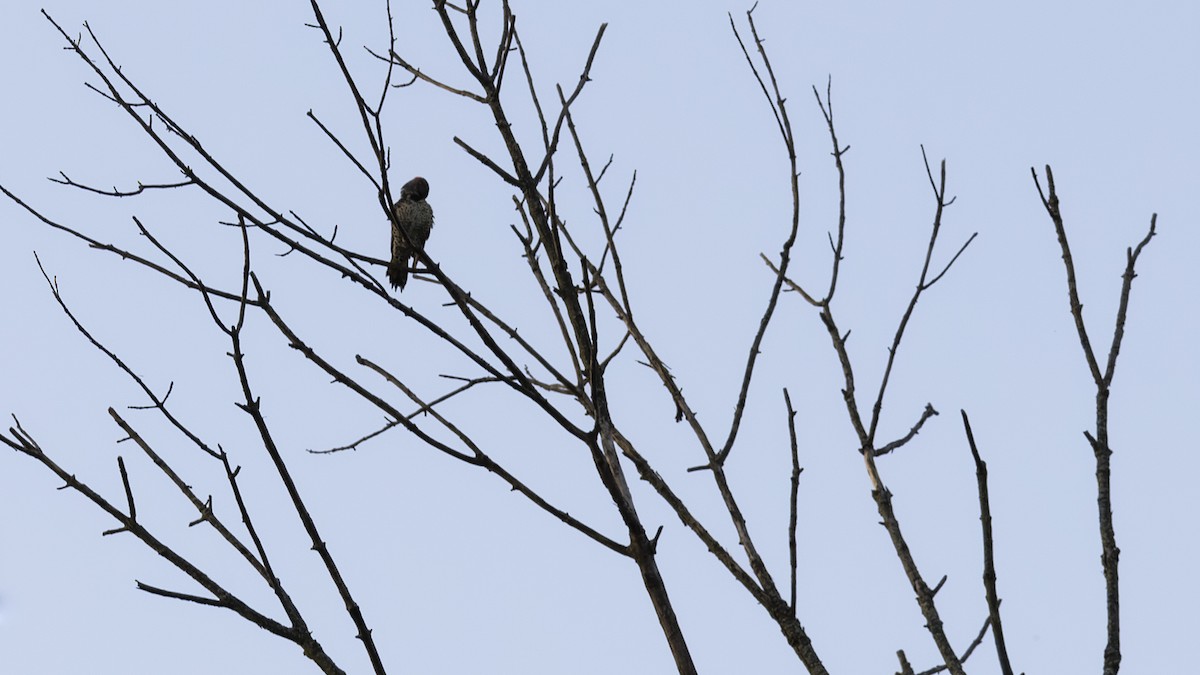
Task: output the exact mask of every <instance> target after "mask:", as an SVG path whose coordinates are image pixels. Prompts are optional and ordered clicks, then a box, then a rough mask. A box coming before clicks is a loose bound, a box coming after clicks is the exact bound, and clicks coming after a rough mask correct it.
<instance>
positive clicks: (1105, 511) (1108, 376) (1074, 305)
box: [1029, 165, 1158, 675]
mask: <svg viewBox="0 0 1200 675" xmlns="http://www.w3.org/2000/svg"><path fill="white" fill-rule="evenodd" d="M1029 171H1030V173H1031V174H1033V183H1034V185H1035V186H1037V190H1038V195H1039V196H1040V197H1041V199H1042V206H1044V207H1045V208H1046V213H1047V214H1048V215H1049V216H1050V220H1051V222H1053V223H1054V232H1055V234H1056V235H1057V236H1058V244H1059V248H1060V249H1061V250H1062V259H1063V267H1064V268H1065V269H1066V274H1067V295H1068V299H1069V301H1070V308H1071V317H1072V318H1073V319H1074V320H1075V331H1076V333H1078V335H1079V344H1080V346H1081V347H1082V348H1083V355H1084V358H1085V359H1086V360H1087V365H1088V369H1089V370H1090V371H1091V374H1092V379H1093V381H1094V382H1095V384H1096V430H1095V434H1094V435H1093V434H1092V433H1091V432H1087V431H1085V432H1083V434H1084V436H1085V437H1086V438H1087V440H1088V443H1089V444H1091V446H1092V453H1093V454H1094V455H1095V457H1096V492H1097V495H1096V505H1097V509H1098V511H1099V520H1100V550H1101V553H1100V563H1101V566H1102V567H1103V568H1104V592H1105V599H1106V605H1107V613H1108V621H1107V634H1108V641H1107V643H1106V644H1105V646H1104V675H1116V673H1117V672H1118V670H1120V667H1121V599H1120V583H1119V577H1118V561H1119V559H1120V555H1121V549H1120V548H1118V547H1117V535H1116V532H1115V531H1114V530H1113V515H1112V466H1111V458H1112V448H1111V447H1110V446H1109V443H1108V399H1109V395H1110V393H1111V387H1112V379H1113V373H1114V372H1115V370H1116V367H1117V354H1118V353H1119V352H1120V351H1121V341H1122V340H1123V339H1124V337H1125V317H1126V312H1127V311H1128V309H1129V293H1130V290H1131V288H1132V287H1133V280H1134V279H1135V278H1136V277H1137V274H1136V273H1135V266H1136V265H1137V260H1138V257H1140V256H1141V254H1142V250H1143V249H1144V248H1145V247H1146V245H1147V244H1149V243H1150V239H1151V238H1153V237H1154V234H1155V226H1156V224H1157V222H1158V214H1152V215H1151V216H1150V229H1149V231H1148V232H1146V236H1145V237H1143V238H1142V240H1141V241H1140V242H1138V245H1137V246H1136V247H1132V248H1128V249H1126V254H1125V258H1126V260H1125V272H1124V274H1122V275H1121V299H1120V303H1119V305H1118V308H1117V316H1116V322H1115V323H1116V325H1115V326H1114V328H1113V339H1112V344H1111V346H1110V347H1109V352H1108V359H1107V361H1106V363H1105V369H1104V371H1103V372H1101V370H1100V365H1099V359H1097V357H1096V353H1095V351H1093V349H1092V343H1091V340H1090V339H1089V338H1088V333H1087V327H1086V326H1085V325H1084V322H1083V303H1081V302H1080V300H1079V289H1078V284H1077V281H1076V276H1075V262H1074V259H1073V258H1072V257H1071V247H1070V245H1069V243H1068V242H1067V232H1066V228H1065V227H1064V225H1063V217H1062V210H1061V208H1060V205H1059V200H1058V192H1057V190H1056V189H1055V186H1054V173H1053V172H1052V171H1051V170H1050V166H1049V165H1046V187H1047V189H1046V191H1043V190H1042V184H1041V182H1040V181H1039V180H1038V175H1037V170H1035V169H1033V168H1030V169H1029Z"/></svg>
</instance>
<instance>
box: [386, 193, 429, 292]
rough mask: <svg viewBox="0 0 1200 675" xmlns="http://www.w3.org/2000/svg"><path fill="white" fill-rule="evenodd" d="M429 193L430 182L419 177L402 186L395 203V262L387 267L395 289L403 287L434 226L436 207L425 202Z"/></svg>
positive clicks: (393, 253) (393, 240)
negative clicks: (410, 265)
mask: <svg viewBox="0 0 1200 675" xmlns="http://www.w3.org/2000/svg"><path fill="white" fill-rule="evenodd" d="M428 196H429V181H427V180H425V179H424V178H421V177H420V176H417V177H416V178H414V179H412V180H410V181H408V182H407V183H405V184H404V187H402V188H400V199H399V201H397V202H396V203H395V204H394V205H393V206H392V262H391V264H389V265H388V269H387V274H388V280H389V281H391V282H392V288H399V289H400V290H404V284H405V283H406V282H407V281H408V271H409V261H413V262H414V263H415V262H416V260H417V256H418V254H419V253H420V252H421V251H423V250H424V249H425V242H426V241H428V239H429V231H430V230H432V229H433V208H432V207H431V206H429V203H428V202H426V201H425V198H426V197H428ZM401 228H403V230H404V231H403V233H402V232H401ZM405 235H408V236H407V237H405Z"/></svg>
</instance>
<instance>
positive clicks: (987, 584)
mask: <svg viewBox="0 0 1200 675" xmlns="http://www.w3.org/2000/svg"><path fill="white" fill-rule="evenodd" d="M961 412H962V420H963V429H965V430H966V432H967V444H968V445H970V446H971V457H973V458H974V459H975V479H976V482H977V483H978V484H979V522H980V524H981V527H982V529H983V589H984V593H985V594H986V596H987V607H988V621H989V623H990V624H991V626H992V637H993V638H994V640H995V642H996V658H997V659H998V660H999V661H1000V671H1001V672H1002V673H1003V675H1013V669H1012V664H1011V663H1009V660H1008V646H1007V645H1006V644H1005V642H1004V626H1003V624H1001V623H1000V597H999V596H998V595H997V593H996V563H995V560H994V558H993V555H992V509H991V506H990V504H989V501H988V482H987V462H984V461H983V458H982V457H980V456H979V448H978V447H976V445H975V434H974V433H972V432H971V420H969V419H968V418H967V411H966V410H963V411H961Z"/></svg>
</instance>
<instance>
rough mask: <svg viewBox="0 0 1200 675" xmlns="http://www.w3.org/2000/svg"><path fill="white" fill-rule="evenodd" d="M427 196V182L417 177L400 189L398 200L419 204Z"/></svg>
mask: <svg viewBox="0 0 1200 675" xmlns="http://www.w3.org/2000/svg"><path fill="white" fill-rule="evenodd" d="M428 196H429V181H427V180H425V179H424V178H421V177H420V176H417V177H416V178H414V179H412V180H410V181H408V182H407V183H405V184H404V187H402V188H400V200H401V201H404V200H408V201H412V202H419V201H422V200H423V199H425V198H426V197H428Z"/></svg>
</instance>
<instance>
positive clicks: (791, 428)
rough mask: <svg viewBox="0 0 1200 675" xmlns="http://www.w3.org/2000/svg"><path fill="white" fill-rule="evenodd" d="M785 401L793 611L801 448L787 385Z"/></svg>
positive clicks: (791, 603)
mask: <svg viewBox="0 0 1200 675" xmlns="http://www.w3.org/2000/svg"><path fill="white" fill-rule="evenodd" d="M783 401H784V403H785V404H787V413H788V436H789V438H790V440H791V443H792V492H791V494H790V495H789V498H788V507H789V510H790V512H791V516H790V518H789V519H788V560H789V561H790V564H791V566H792V578H791V596H790V598H791V599H790V602H789V604H790V606H791V608H792V613H793V614H794V613H795V612H796V521H797V515H796V498H797V495H798V494H799V493H800V472H802V471H804V469H802V468H801V467H800V450H799V448H798V444H797V443H796V411H795V410H794V409H793V408H792V397H791V396H790V395H788V390H787V387H784V388H783Z"/></svg>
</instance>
